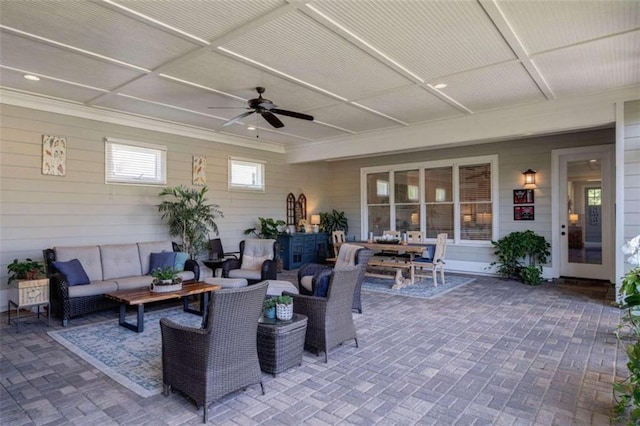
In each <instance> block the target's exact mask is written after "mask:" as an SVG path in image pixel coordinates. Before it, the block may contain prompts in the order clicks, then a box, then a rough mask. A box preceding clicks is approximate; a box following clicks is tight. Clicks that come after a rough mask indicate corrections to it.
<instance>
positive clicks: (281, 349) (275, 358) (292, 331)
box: [258, 313, 307, 377]
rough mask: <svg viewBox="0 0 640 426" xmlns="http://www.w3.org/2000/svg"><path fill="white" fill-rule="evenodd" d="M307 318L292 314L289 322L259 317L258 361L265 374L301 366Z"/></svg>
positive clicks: (274, 373) (274, 374)
mask: <svg viewBox="0 0 640 426" xmlns="http://www.w3.org/2000/svg"><path fill="white" fill-rule="evenodd" d="M306 333H307V317H306V316H305V315H301V314H296V313H294V314H293V318H292V319H291V320H290V321H281V320H278V319H270V318H264V317H261V318H260V320H259V321H258V359H259V360H260V368H261V369H262V371H264V372H266V373H271V374H273V377H275V376H276V374H278V373H281V372H283V371H285V370H287V369H289V368H292V367H295V366H296V365H302V352H303V350H304V338H305V334H306Z"/></svg>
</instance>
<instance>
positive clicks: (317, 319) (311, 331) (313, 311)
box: [282, 266, 360, 362]
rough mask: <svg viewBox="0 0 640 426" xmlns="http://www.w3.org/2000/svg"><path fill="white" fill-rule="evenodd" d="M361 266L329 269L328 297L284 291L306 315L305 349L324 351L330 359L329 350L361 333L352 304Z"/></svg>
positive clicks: (325, 359) (298, 311)
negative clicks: (354, 322)
mask: <svg viewBox="0 0 640 426" xmlns="http://www.w3.org/2000/svg"><path fill="white" fill-rule="evenodd" d="M359 273H360V267H359V266H347V267H342V268H340V267H336V268H335V269H333V270H332V271H331V272H330V279H329V288H328V291H327V297H316V296H307V295H301V294H300V295H299V294H293V293H287V292H283V293H282V294H288V295H290V296H292V297H293V311H294V312H295V313H297V314H302V315H306V316H307V318H308V319H307V332H306V335H305V348H307V349H312V350H314V351H315V352H316V353H317V354H319V353H320V351H324V362H328V361H329V350H330V349H332V348H334V347H336V346H338V345H339V344H341V343H343V342H345V341H347V340H351V339H354V340H355V342H356V347H358V336H357V335H356V327H355V325H354V324H353V317H352V314H351V306H352V301H353V290H354V288H355V285H356V280H357V278H358V274H359Z"/></svg>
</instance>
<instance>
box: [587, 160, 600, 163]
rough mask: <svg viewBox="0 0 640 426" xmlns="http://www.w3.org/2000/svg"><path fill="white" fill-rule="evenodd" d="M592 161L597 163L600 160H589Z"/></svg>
mask: <svg viewBox="0 0 640 426" xmlns="http://www.w3.org/2000/svg"><path fill="white" fill-rule="evenodd" d="M589 162H590V163H597V162H598V160H589Z"/></svg>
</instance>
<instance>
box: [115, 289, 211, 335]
mask: <svg viewBox="0 0 640 426" xmlns="http://www.w3.org/2000/svg"><path fill="white" fill-rule="evenodd" d="M127 306H129V305H128V304H127V303H120V315H119V319H118V323H119V324H120V325H121V326H123V327H125V328H128V329H129V330H132V331H135V332H136V333H142V332H143V331H144V303H140V304H139V305H137V307H138V314H137V318H136V324H132V323H130V322H127V320H126V317H127ZM207 306H209V292H204V293H201V294H200V309H192V308H190V307H189V296H183V297H182V308H183V309H184V311H185V312H189V313H190V314H197V315H202V324H203V326H204V325H205V324H206V323H207Z"/></svg>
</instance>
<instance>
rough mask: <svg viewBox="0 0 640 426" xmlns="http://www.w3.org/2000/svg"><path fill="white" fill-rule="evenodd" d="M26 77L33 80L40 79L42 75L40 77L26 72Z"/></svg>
mask: <svg viewBox="0 0 640 426" xmlns="http://www.w3.org/2000/svg"><path fill="white" fill-rule="evenodd" d="M24 78H26V79H27V80H31V81H40V77H38V76H37V75H33V74H25V75H24Z"/></svg>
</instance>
